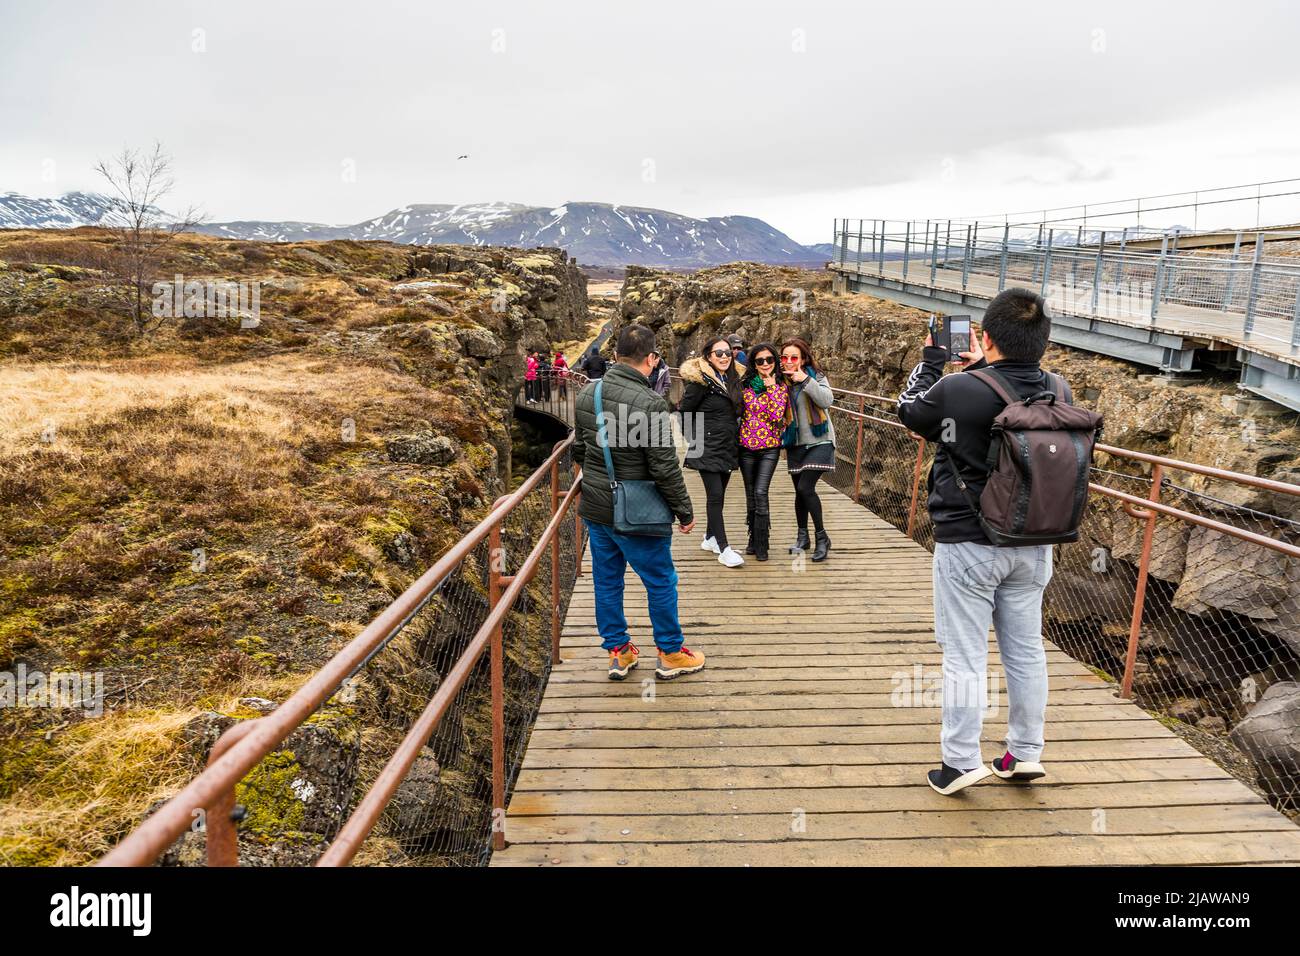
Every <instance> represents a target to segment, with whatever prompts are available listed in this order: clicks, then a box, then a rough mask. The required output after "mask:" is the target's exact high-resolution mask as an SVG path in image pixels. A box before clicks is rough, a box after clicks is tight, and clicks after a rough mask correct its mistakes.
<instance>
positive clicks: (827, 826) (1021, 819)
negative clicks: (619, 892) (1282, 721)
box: [506, 802, 1296, 845]
mask: <svg viewBox="0 0 1300 956" xmlns="http://www.w3.org/2000/svg"><path fill="white" fill-rule="evenodd" d="M1249 831H1281V832H1284V833H1285V832H1291V833H1292V834H1293V835H1295V834H1296V827H1295V825H1294V824H1292V823H1291V822H1290V821H1289V820H1287V818H1286V817H1284V816H1282V815H1281V814H1280V813H1277V812H1275V811H1274V810H1272V809H1271V808H1270V807H1267V806H1264V805H1262V804H1260V803H1258V802H1256V803H1235V804H1225V805H1218V804H1195V805H1188V806H1179V807H1154V808H1149V807H1077V808H1069V809H1047V810H1039V809H1027V808H1022V809H1018V810H1016V811H1014V812H1008V811H1006V810H974V809H969V810H968V809H957V810H884V811H871V812H856V813H855V812H835V813H816V812H809V811H808V810H807V809H806V808H804V807H799V806H792V807H791V808H790V809H789V810H787V811H786V812H784V813H750V814H743V815H742V814H729V813H723V814H716V815H712V816H710V815H706V814H701V813H691V814H685V813H683V814H668V815H650V816H626V815H624V814H612V815H609V816H555V817H547V816H523V817H509V818H508V819H507V823H506V839H507V840H509V841H510V843H512V844H517V845H518V844H528V843H626V844H637V843H709V842H716V841H722V840H726V841H742V842H762V843H771V842H783V841H789V840H798V841H805V840H807V841H827V840H834V841H841V840H863V839H886V840H916V839H943V838H950V837H969V836H972V835H979V836H980V837H1049V836H1090V835H1092V834H1095V833H1098V832H1101V833H1105V834H1106V835H1109V836H1115V835H1139V834H1150V835H1154V834H1178V833H1197V834H1201V833H1244V832H1249Z"/></svg>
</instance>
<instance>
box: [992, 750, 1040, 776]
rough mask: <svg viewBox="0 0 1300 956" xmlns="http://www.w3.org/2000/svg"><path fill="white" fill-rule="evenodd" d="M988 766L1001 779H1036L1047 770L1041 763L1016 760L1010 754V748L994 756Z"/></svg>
mask: <svg viewBox="0 0 1300 956" xmlns="http://www.w3.org/2000/svg"><path fill="white" fill-rule="evenodd" d="M989 766H990V767H992V768H993V772H994V773H995V774H997V775H998V776H999V777H1001V778H1002V779H1003V780H1037V779H1038V778H1039V777H1046V776H1047V771H1046V770H1044V769H1043V765H1042V764H1041V763H1034V762H1033V761H1032V760H1017V759H1016V758H1015V757H1013V756H1012V755H1011V751H1010V750H1008V751H1007V752H1006V753H1005V754H1003V755H1002V756H1001V757H998V758H996V759H995V760H994V761H993V762H992V763H991V764H989Z"/></svg>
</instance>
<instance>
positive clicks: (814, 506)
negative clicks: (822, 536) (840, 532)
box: [790, 468, 826, 532]
mask: <svg viewBox="0 0 1300 956" xmlns="http://www.w3.org/2000/svg"><path fill="white" fill-rule="evenodd" d="M821 476H822V473H821V471H820V470H817V469H812V468H805V469H804V470H803V471H801V472H799V474H797V475H791V476H790V479H791V480H792V481H793V482H794V519H795V521H797V522H798V524H797V525H795V527H797V528H798V529H799V530H800V531H803V530H804V529H806V528H807V527H808V516H809V515H812V519H813V527H814V528H815V529H816V530H817V531H819V532H820V531H825V530H826V529H825V528H824V527H823V526H822V500H821V498H819V497H817V479H818V478H820V477H821Z"/></svg>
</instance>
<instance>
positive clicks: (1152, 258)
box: [829, 214, 1300, 411]
mask: <svg viewBox="0 0 1300 956" xmlns="http://www.w3.org/2000/svg"><path fill="white" fill-rule="evenodd" d="M1048 222H1052V220H1049V221H1048ZM1048 222H1038V223H1011V222H1005V223H1000V222H981V221H978V220H977V221H973V222H972V221H960V220H942V221H940V220H927V221H904V222H898V221H893V220H888V221H886V220H878V219H858V220H850V219H840V220H836V222H835V258H834V260H833V261H832V262H830V263H829V268H830V269H831V270H832V271H833V272H834V273H835V276H836V280H835V281H836V288H837V290H838V291H847V292H865V293H868V294H870V295H873V296H877V297H879V298H884V299H890V300H892V301H895V302H900V303H902V304H904V305H909V306H913V307H916V308H920V309H926V310H928V311H932V312H943V313H969V314H970V315H972V316H973V317H974V318H975V319H976V320H978V319H979V317H980V316H981V315H983V312H984V309H985V308H986V307H987V306H988V304H989V302H990V301H991V300H992V299H993V297H994V296H996V295H997V294H998V293H999V292H1001V291H1002V290H1003V289H1005V288H1007V287H1008V286H1023V287H1027V288H1030V289H1034V290H1036V291H1038V292H1040V293H1041V294H1043V295H1044V296H1045V297H1046V298H1047V300H1048V302H1049V304H1050V307H1051V308H1052V310H1053V322H1052V341H1053V342H1056V343H1058V344H1061V345H1066V346H1069V347H1071V348H1078V349H1084V350H1086V351H1090V352H1096V353H1099V354H1102V355H1109V356H1113V357H1116V358H1121V359H1125V360H1127V361H1130V362H1135V363H1138V364H1141V365H1146V366H1150V367H1151V368H1153V369H1158V370H1160V371H1161V372H1164V373H1166V374H1172V375H1177V374H1180V373H1187V372H1191V371H1192V370H1193V368H1194V366H1195V365H1197V364H1204V363H1209V364H1214V365H1217V366H1219V367H1224V366H1226V365H1228V364H1231V365H1234V366H1239V367H1240V374H1241V386H1242V387H1243V388H1245V389H1247V390H1249V391H1251V392H1253V393H1255V394H1257V395H1259V396H1261V397H1263V398H1267V399H1270V400H1271V401H1274V402H1277V403H1278V404H1281V405H1284V406H1286V407H1288V408H1291V409H1294V410H1298V411H1300V321H1297V317H1298V316H1300V259H1297V258H1286V257H1277V256H1268V255H1266V254H1265V253H1266V252H1267V249H1268V246H1269V243H1271V242H1285V241H1287V240H1293V239H1300V230H1295V229H1290V230H1246V231H1243V230H1236V231H1233V232H1232V233H1231V234H1230V235H1225V231H1224V230H1221V229H1220V230H1215V231H1214V232H1212V233H1192V232H1183V231H1181V230H1171V231H1168V232H1158V233H1157V235H1158V238H1155V237H1153V235H1152V230H1150V229H1138V228H1134V227H1128V226H1125V227H1118V228H1111V227H1109V226H1097V225H1093V226H1090V227H1085V225H1084V224H1083V223H1079V224H1077V225H1069V226H1061V225H1052V224H1048ZM1094 222H1095V214H1094Z"/></svg>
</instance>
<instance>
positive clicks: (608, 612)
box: [587, 521, 683, 654]
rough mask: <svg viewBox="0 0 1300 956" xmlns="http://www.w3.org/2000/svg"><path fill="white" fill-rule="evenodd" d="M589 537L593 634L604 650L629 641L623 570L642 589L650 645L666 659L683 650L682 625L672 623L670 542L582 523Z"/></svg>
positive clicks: (673, 570) (674, 612)
mask: <svg viewBox="0 0 1300 956" xmlns="http://www.w3.org/2000/svg"><path fill="white" fill-rule="evenodd" d="M587 533H588V534H589V535H590V538H591V581H592V584H593V585H594V586H595V589H596V629H597V630H598V631H599V632H600V646H601V647H603V648H605V650H607V651H612V650H615V649H617V648H620V647H622V646H623V645H624V644H626V643H627V642H628V634H627V618H626V617H625V616H624V615H623V578H624V575H625V574H626V573H627V566H628V565H629V564H630V565H632V570H633V571H635V572H636V573H637V577H639V578H640V579H641V583H642V584H644V585H645V592H646V597H647V598H648V599H649V604H650V623H651V625H653V627H654V639H655V646H656V647H658V648H659V650H661V651H663V652H664V653H665V654H675V653H677V652H678V651H679V650H681V647H682V641H683V637H682V626H681V624H679V623H678V621H677V569H676V568H675V567H673V539H672V538H649V537H643V536H641V535H632V534H619V533H618V532H617V531H615V530H614V529H613V528H612V527H610V526H609V525H607V524H597V523H596V522H594V521H588V522H587Z"/></svg>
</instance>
